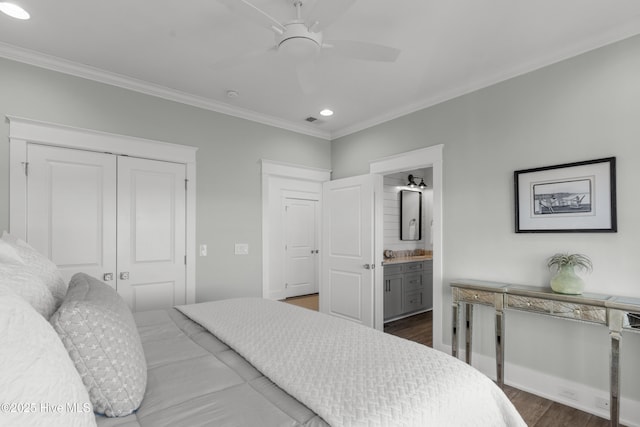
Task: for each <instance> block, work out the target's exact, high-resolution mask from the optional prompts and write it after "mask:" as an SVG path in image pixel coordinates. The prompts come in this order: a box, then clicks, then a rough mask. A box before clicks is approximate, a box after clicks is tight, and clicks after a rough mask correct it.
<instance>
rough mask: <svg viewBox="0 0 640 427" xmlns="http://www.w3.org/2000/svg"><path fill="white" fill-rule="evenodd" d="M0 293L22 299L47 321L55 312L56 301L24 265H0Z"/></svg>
mask: <svg viewBox="0 0 640 427" xmlns="http://www.w3.org/2000/svg"><path fill="white" fill-rule="evenodd" d="M0 291H3V293H5V294H6V293H13V294H15V295H17V296H20V297H22V298H23V299H24V300H25V301H26V302H28V303H29V304H31V306H32V307H33V308H34V309H35V310H36V311H37V312H38V313H40V314H41V315H42V316H43V317H44V318H45V319H47V320H49V318H50V317H51V315H52V314H53V313H55V311H56V301H55V299H54V298H53V295H51V292H49V289H47V287H46V286H45V284H44V282H43V281H42V279H41V278H39V277H38V276H36V275H35V274H33V273H32V272H30V271H29V270H28V269H27V268H26V266H24V265H21V264H4V263H2V264H0ZM0 345H2V343H0Z"/></svg>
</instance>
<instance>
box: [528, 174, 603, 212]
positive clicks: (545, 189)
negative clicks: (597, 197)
mask: <svg viewBox="0 0 640 427" xmlns="http://www.w3.org/2000/svg"><path fill="white" fill-rule="evenodd" d="M592 183H593V178H592V177H589V178H584V179H576V180H569V181H560V182H542V183H534V184H533V185H532V187H533V200H534V204H533V214H534V215H567V214H569V215H575V214H591V213H593V208H592V205H591V200H592V199H593V194H592V192H591V189H592V188H593V185H592Z"/></svg>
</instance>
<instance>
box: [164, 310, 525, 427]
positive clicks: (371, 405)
mask: <svg viewBox="0 0 640 427" xmlns="http://www.w3.org/2000/svg"><path fill="white" fill-rule="evenodd" d="M176 308H177V309H178V310H180V311H181V312H182V313H184V314H185V315H186V316H188V317H190V318H191V319H192V320H194V321H195V322H197V323H199V324H201V325H202V326H204V327H205V328H207V329H208V330H209V331H210V332H211V333H213V334H214V335H216V336H217V337H218V338H220V339H221V340H223V341H225V342H226V343H227V345H229V346H230V347H232V348H233V349H234V350H235V351H237V352H238V353H240V354H241V355H242V356H243V357H244V358H245V359H247V360H248V361H249V362H250V363H251V364H252V365H254V366H255V367H256V368H257V369H258V370H260V371H261V372H262V373H263V374H264V375H266V376H267V377H269V378H270V379H271V380H272V381H273V382H274V383H276V384H277V385H278V386H279V387H281V388H282V389H284V390H285V391H286V392H287V393H289V394H290V395H292V396H294V397H295V398H296V399H298V400H299V401H300V402H302V403H304V404H305V405H306V406H307V407H309V408H310V409H311V410H313V411H314V412H316V413H317V414H318V415H320V416H321V417H322V418H324V420H325V421H327V422H328V423H329V424H330V425H332V426H334V427H337V426H420V427H422V426H438V427H439V426H443V427H444V426H446V427H453V426H473V427H478V426H488V427H499V426H526V424H525V423H524V421H523V420H522V418H521V417H520V415H519V414H518V412H517V411H516V410H515V408H514V407H513V405H512V404H511V402H510V401H509V400H508V399H507V397H506V396H505V395H504V393H502V391H501V390H500V389H499V388H498V387H497V386H496V385H495V384H494V383H493V382H492V381H491V380H490V379H489V378H487V377H486V376H485V375H483V374H482V373H480V372H479V371H477V370H475V369H474V368H472V367H470V366H468V365H466V364H465V363H463V362H462V361H459V360H457V359H455V358H453V357H451V356H449V355H447V354H445V353H442V352H440V351H437V350H433V349H431V348H429V347H425V346H423V345H420V344H417V343H414V342H411V341H407V340H404V339H400V338H397V337H395V336H392V335H388V334H384V333H382V332H380V331H377V330H374V329H371V328H367V327H364V326H361V325H358V324H355V323H353V322H349V321H346V320H342V319H338V318H335V317H331V316H328V315H324V314H321V313H317V312H313V311H311V310H306V309H303V308H299V307H295V306H292V305H289V304H284V303H281V302H277V301H270V300H264V299H259V298H242V299H232V300H224V301H213V302H207V303H200V304H193V305H186V306H179V307H176Z"/></svg>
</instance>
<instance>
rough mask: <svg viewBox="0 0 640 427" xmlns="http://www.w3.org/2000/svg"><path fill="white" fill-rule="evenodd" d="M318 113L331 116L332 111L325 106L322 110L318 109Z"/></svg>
mask: <svg viewBox="0 0 640 427" xmlns="http://www.w3.org/2000/svg"><path fill="white" fill-rule="evenodd" d="M320 115H321V116H324V117H329V116H333V111H331V110H329V109H328V108H325V109H324V110H322V111H320Z"/></svg>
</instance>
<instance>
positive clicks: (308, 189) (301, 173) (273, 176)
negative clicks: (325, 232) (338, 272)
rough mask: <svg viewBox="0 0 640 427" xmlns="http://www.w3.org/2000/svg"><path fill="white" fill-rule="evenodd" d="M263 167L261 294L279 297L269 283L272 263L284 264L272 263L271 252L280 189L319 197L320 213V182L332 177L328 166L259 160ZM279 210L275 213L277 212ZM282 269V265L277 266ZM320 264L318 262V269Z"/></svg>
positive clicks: (279, 202)
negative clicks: (314, 166)
mask: <svg viewBox="0 0 640 427" xmlns="http://www.w3.org/2000/svg"><path fill="white" fill-rule="evenodd" d="M260 165H261V169H262V297H263V298H267V299H280V297H279V295H278V294H277V293H274V292H273V289H272V288H271V284H272V283H271V282H272V281H273V280H274V279H273V277H274V274H275V273H276V272H275V271H273V265H276V266H283V263H278V262H275V263H274V262H272V261H273V260H272V259H271V257H272V256H273V255H274V250H273V248H272V245H273V244H274V242H275V240H276V237H274V234H275V233H276V232H277V227H275V226H274V222H275V221H279V220H280V219H281V217H280V216H279V212H280V206H281V196H282V194H283V192H287V191H290V192H297V193H298V194H302V193H306V194H307V195H308V197H309V198H310V199H311V198H313V199H317V200H318V206H319V208H320V212H319V214H320V215H322V183H323V182H325V181H329V180H330V179H331V171H330V170H329V169H321V168H313V167H308V166H301V165H296V164H291V163H285V162H277V161H273V160H267V159H261V160H260ZM276 212H278V214H276ZM321 227H322V225H321V221H318V233H317V236H318V241H317V242H316V244H317V245H318V247H320V245H321V241H320V239H321V236H322V234H321V233H322V228H321ZM277 268H283V267H277ZM320 268H321V263H320V262H319V263H318V271H319V270H320Z"/></svg>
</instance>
